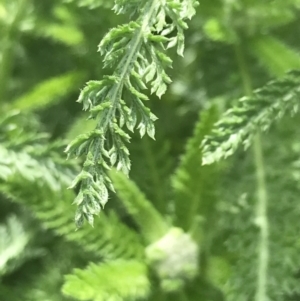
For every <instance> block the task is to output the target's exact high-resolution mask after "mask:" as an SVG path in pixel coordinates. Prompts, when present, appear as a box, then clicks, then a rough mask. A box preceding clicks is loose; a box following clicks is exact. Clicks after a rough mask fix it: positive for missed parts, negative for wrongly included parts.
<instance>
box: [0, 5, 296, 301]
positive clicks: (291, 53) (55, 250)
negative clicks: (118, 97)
mask: <svg viewBox="0 0 300 301" xmlns="http://www.w3.org/2000/svg"><path fill="white" fill-rule="evenodd" d="M123 2H124V3H125V2H126V3H127V4H130V5H132V9H133V8H134V7H135V6H137V5H138V1H120V0H119V1H117V3H119V4H120V5H122V4H123ZM169 2H171V1H169ZM174 2H177V3H180V2H185V3H189V1H174ZM113 5H114V1H108V0H106V1H103V0H64V1H63V0H51V1H46V0H44V1H39V0H0V103H1V106H0V208H1V210H0V300H3V301H4V300H5V301H6V300H9V301H18V300H22V301H37V300H43V301H48V300H49V301H66V300H95V301H102V300H103V301H104V300H110V301H112V300H113V301H119V300H140V299H144V300H161V301H164V300H175V301H176V300H178V301H186V300H199V301H215V300H216V301H219V300H228V301H231V300H232V301H233V300H238V301H250V300H256V301H267V300H276V301H277V300H278V301H279V300H280V301H281V300H289V301H291V300H293V301H294V300H300V283H299V270H300V257H299V253H300V252H299V251H300V243H299V232H300V228H299V227H300V223H299V216H300V204H299V195H300V184H299V183H300V142H299V135H300V123H299V120H300V116H299V113H298V111H297V109H298V107H299V92H300V85H299V72H297V71H293V72H290V73H288V74H286V72H287V71H289V70H290V69H300V55H299V49H300V42H299V39H298V38H297V37H298V36H299V34H300V32H299V28H300V18H299V13H300V12H299V9H300V2H299V1H298V0H274V1H261V0H251V1H250V0H231V1H228V0H214V1H211V0H201V1H200V6H198V7H197V8H196V15H195V16H194V17H193V18H192V19H191V21H188V26H189V29H187V30H185V32H184V33H185V50H184V56H183V57H179V56H177V54H176V49H175V50H173V49H170V50H168V54H169V55H170V57H171V58H172V60H173V68H168V69H167V73H168V76H170V78H171V79H172V83H171V84H170V85H169V87H168V89H167V91H166V94H164V95H163V96H162V97H161V99H159V98H158V97H157V96H156V95H154V94H150V93H148V92H147V91H146V92H145V93H146V94H147V96H148V97H149V100H147V101H146V105H147V106H148V107H149V108H150V109H151V111H152V112H153V113H154V114H155V115H156V116H157V117H158V120H156V121H155V127H156V135H155V139H156V140H155V141H153V140H152V139H150V138H149V137H143V138H142V139H141V138H140V135H139V133H134V134H132V138H131V142H130V144H126V146H127V147H128V148H129V151H130V159H131V164H132V166H131V171H130V179H129V178H127V177H126V176H124V175H123V174H122V173H118V172H116V171H115V170H114V169H112V170H111V171H110V172H109V176H110V178H111V180H112V182H113V184H114V187H115V190H116V194H114V193H110V194H109V199H110V200H109V202H108V203H107V204H106V206H105V209H104V210H102V211H101V214H100V215H99V216H96V217H95V221H94V227H93V228H92V227H91V226H89V225H84V227H82V228H81V229H79V230H77V231H75V229H76V226H75V223H74V214H75V211H76V208H75V206H74V205H72V202H73V201H74V198H75V196H76V194H77V193H78V188H75V189H67V187H69V186H70V185H71V182H72V180H73V179H74V177H75V176H76V174H78V172H79V171H80V169H81V166H82V163H83V162H82V161H83V160H81V159H69V160H67V161H66V156H65V154H64V149H65V148H66V145H67V144H68V143H70V141H72V140H73V139H74V138H76V137H77V136H78V135H79V134H83V133H87V132H89V131H90V130H93V129H94V128H95V125H96V122H95V120H91V119H89V120H86V118H87V116H86V115H85V114H84V113H83V112H82V106H81V104H78V103H76V102H75V100H76V99H78V95H79V93H80V90H81V89H82V88H83V87H84V85H85V82H87V81H88V80H100V79H102V78H103V76H104V75H106V74H108V73H109V72H111V71H113V68H112V67H110V68H106V69H103V62H102V59H103V58H102V57H101V56H100V54H99V53H98V52H97V47H98V45H99V42H100V40H101V39H102V37H103V36H104V35H105V34H106V33H107V32H108V30H109V29H110V28H113V27H115V26H118V25H120V24H123V23H127V22H128V20H129V14H130V12H129V14H115V13H114V12H113V11H112V10H111V8H112V7H113ZM170 22H171V21H170ZM107 72H108V73H107ZM270 81H271V82H270ZM268 82H270V84H268V85H267V83H268ZM150 88H151V87H150ZM254 90H255V92H253V91H254ZM143 93H144V92H143ZM160 94H162V93H159V96H160ZM227 109H230V110H229V111H227V113H226V114H225V115H223V113H224V112H225V111H226V110H227ZM283 113H286V114H283ZM290 113H292V114H290ZM291 115H292V116H291ZM222 116H223V117H222ZM275 119H276V121H275ZM218 120H219V121H218ZM217 121H218V122H217ZM215 122H217V123H216V125H215V126H214V124H215ZM257 128H259V129H261V130H267V131H266V132H263V133H259V134H257V133H256V132H257ZM234 134H236V136H233V135H234ZM200 145H202V146H203V148H200ZM243 146H244V147H245V148H247V147H248V148H247V150H246V151H244V150H243ZM202 150H203V152H202ZM230 155H232V156H230ZM229 156H230V158H227V157H229ZM225 158H226V160H225ZM221 159H222V160H221ZM216 161H218V162H216ZM202 162H204V163H212V164H209V165H208V164H207V165H202ZM257 191H258V193H257ZM262 201H263V202H262ZM264 201H265V202H264ZM266 226H267V227H266ZM266 254H267V257H262V256H265V255H266Z"/></svg>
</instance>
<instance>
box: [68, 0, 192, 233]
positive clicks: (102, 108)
mask: <svg viewBox="0 0 300 301" xmlns="http://www.w3.org/2000/svg"><path fill="white" fill-rule="evenodd" d="M196 4H197V1H195V0H182V1H179V0H152V1H150V0H148V1H146V0H142V1H140V0H139V1H136V0H132V1H123V0H118V1H115V6H114V8H113V9H114V11H115V12H116V13H117V14H119V13H126V12H131V13H132V15H136V16H137V18H136V20H135V21H131V22H129V23H127V24H124V25H121V26H118V27H116V28H112V29H111V30H110V31H109V32H108V33H107V34H106V35H105V36H104V38H103V39H102V41H101V43H100V45H99V52H100V53H101V54H102V55H104V60H103V66H104V67H110V68H112V69H113V70H114V71H113V73H112V75H107V76H104V78H103V79H102V80H100V81H90V82H88V83H87V85H86V87H85V88H84V89H83V90H82V91H81V94H80V96H79V99H78V102H80V103H82V104H83V109H84V110H86V111H89V114H90V115H89V118H94V119H97V120H98V123H97V126H96V128H95V130H93V131H91V132H90V133H87V134H82V135H80V136H78V137H77V138H76V139H75V140H74V141H72V142H71V143H70V144H69V146H68V147H67V149H66V152H67V153H68V156H73V155H75V156H85V162H84V164H83V168H82V171H81V172H80V173H79V175H78V176H77V177H76V178H75V180H74V181H73V183H72V185H71V187H72V188H73V187H75V186H77V185H78V184H80V190H79V193H78V195H77V197H76V199H75V201H74V203H75V204H76V205H77V206H78V208H77V212H76V215H75V222H76V225H77V227H80V226H81V225H82V224H83V223H84V220H85V219H86V220H87V221H88V222H89V223H90V224H91V225H93V220H94V217H93V215H94V214H98V213H99V212H100V210H101V206H102V207H103V206H104V205H105V204H106V202H107V200H108V190H111V191H113V190H114V189H113V186H112V183H111V181H110V179H109V177H108V176H107V171H108V170H109V169H110V168H111V167H113V166H116V168H117V169H118V170H122V171H123V172H124V173H125V174H128V172H129V170H130V159H129V151H128V149H127V147H126V145H125V143H128V142H129V141H130V136H129V135H128V133H127V132H126V131H125V130H124V126H125V125H126V127H127V129H128V130H129V131H132V132H133V131H134V128H137V129H138V130H139V132H140V135H141V137H142V136H144V135H145V133H147V134H148V135H149V136H150V137H151V138H153V139H154V133H155V130H154V121H155V120H156V119H157V118H156V117H155V115H154V114H153V113H151V112H150V110H149V108H147V107H146V106H145V105H144V103H143V101H146V100H148V96H147V95H146V94H145V93H143V92H141V90H144V89H146V88H147V84H149V85H150V87H151V93H155V94H156V95H157V96H158V97H161V96H162V95H163V94H164V93H165V91H166V89H167V84H169V83H170V82H171V79H170V77H169V76H168V75H167V73H166V72H165V69H166V68H167V67H171V65H172V60H171V58H170V57H169V56H168V55H166V53H165V50H166V49H168V48H171V47H174V46H177V53H178V54H179V55H181V56H182V55H183V50H184V35H183V30H184V29H186V28H187V23H186V22H185V20H186V19H190V18H191V17H192V16H193V15H194V14H195V9H194V7H195V6H196Z"/></svg>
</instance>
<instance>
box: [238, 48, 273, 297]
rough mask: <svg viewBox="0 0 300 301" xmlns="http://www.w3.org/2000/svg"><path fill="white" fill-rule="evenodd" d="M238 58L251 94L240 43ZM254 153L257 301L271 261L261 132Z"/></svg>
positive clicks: (246, 87) (261, 292)
mask: <svg viewBox="0 0 300 301" xmlns="http://www.w3.org/2000/svg"><path fill="white" fill-rule="evenodd" d="M235 52H236V58H237V61H238V66H239V69H240V73H241V77H242V81H243V86H244V90H245V93H246V94H247V95H251V93H252V87H251V77H250V74H249V71H248V68H247V64H246V60H245V58H244V54H243V51H242V49H241V45H240V44H236V45H235ZM253 155H254V164H255V170H256V182H257V211H256V220H257V225H258V227H259V229H260V238H259V244H258V269H257V287H256V295H255V301H266V300H267V299H268V298H267V279H268V263H269V225H268V216H267V215H268V194H267V188H266V177H265V168H264V159H263V151H262V143H261V138H260V133H257V134H256V135H255V137H254V140H253Z"/></svg>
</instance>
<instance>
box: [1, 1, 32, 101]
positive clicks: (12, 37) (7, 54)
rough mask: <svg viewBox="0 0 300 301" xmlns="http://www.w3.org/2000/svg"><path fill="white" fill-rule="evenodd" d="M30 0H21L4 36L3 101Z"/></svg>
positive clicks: (2, 65) (2, 61)
mask: <svg viewBox="0 0 300 301" xmlns="http://www.w3.org/2000/svg"><path fill="white" fill-rule="evenodd" d="M27 2H28V0H20V1H19V5H18V7H17V10H16V13H15V16H14V19H13V20H12V22H11V24H10V25H9V27H8V28H7V31H6V35H5V36H4V38H3V41H2V44H3V50H2V59H1V64H0V102H3V101H4V100H5V97H6V93H7V88H8V82H9V79H10V75H11V71H12V67H13V60H14V45H15V42H16V40H17V38H18V34H19V25H20V22H21V21H22V19H23V16H24V12H25V11H26V5H27Z"/></svg>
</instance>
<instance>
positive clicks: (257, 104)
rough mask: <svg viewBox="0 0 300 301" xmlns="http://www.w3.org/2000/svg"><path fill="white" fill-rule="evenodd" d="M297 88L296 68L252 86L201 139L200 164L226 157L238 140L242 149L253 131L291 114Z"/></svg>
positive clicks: (296, 105) (299, 86)
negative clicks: (265, 82)
mask: <svg viewBox="0 0 300 301" xmlns="http://www.w3.org/2000/svg"><path fill="white" fill-rule="evenodd" d="M299 92H300V71H298V70H294V71H290V72H289V73H287V74H286V75H285V76H284V77H283V78H280V79H277V80H274V81H271V82H269V83H268V84H267V85H266V86H264V87H262V88H261V89H257V90H255V91H254V92H253V95H252V96H246V97H243V98H241V99H240V100H239V102H238V104H237V105H236V106H234V107H233V108H232V109H229V110H228V111H227V112H226V113H225V115H224V116H223V118H221V120H220V121H219V122H217V123H216V125H215V127H214V129H213V131H212V133H211V134H210V135H209V136H207V137H206V138H205V140H204V141H203V143H202V146H203V164H211V163H213V162H216V161H219V160H220V159H223V158H227V157H228V156H230V155H232V154H233V153H234V152H235V151H236V149H237V148H238V146H239V145H240V144H243V145H244V148H245V149H246V148H247V147H248V146H249V145H250V141H251V139H252V137H253V135H254V134H255V133H256V132H258V131H266V130H268V129H269V127H270V126H271V124H272V123H273V122H274V121H275V120H277V119H279V118H281V117H282V116H283V115H284V114H286V113H290V114H295V113H296V112H297V111H298V109H299V105H300V101H299Z"/></svg>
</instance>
